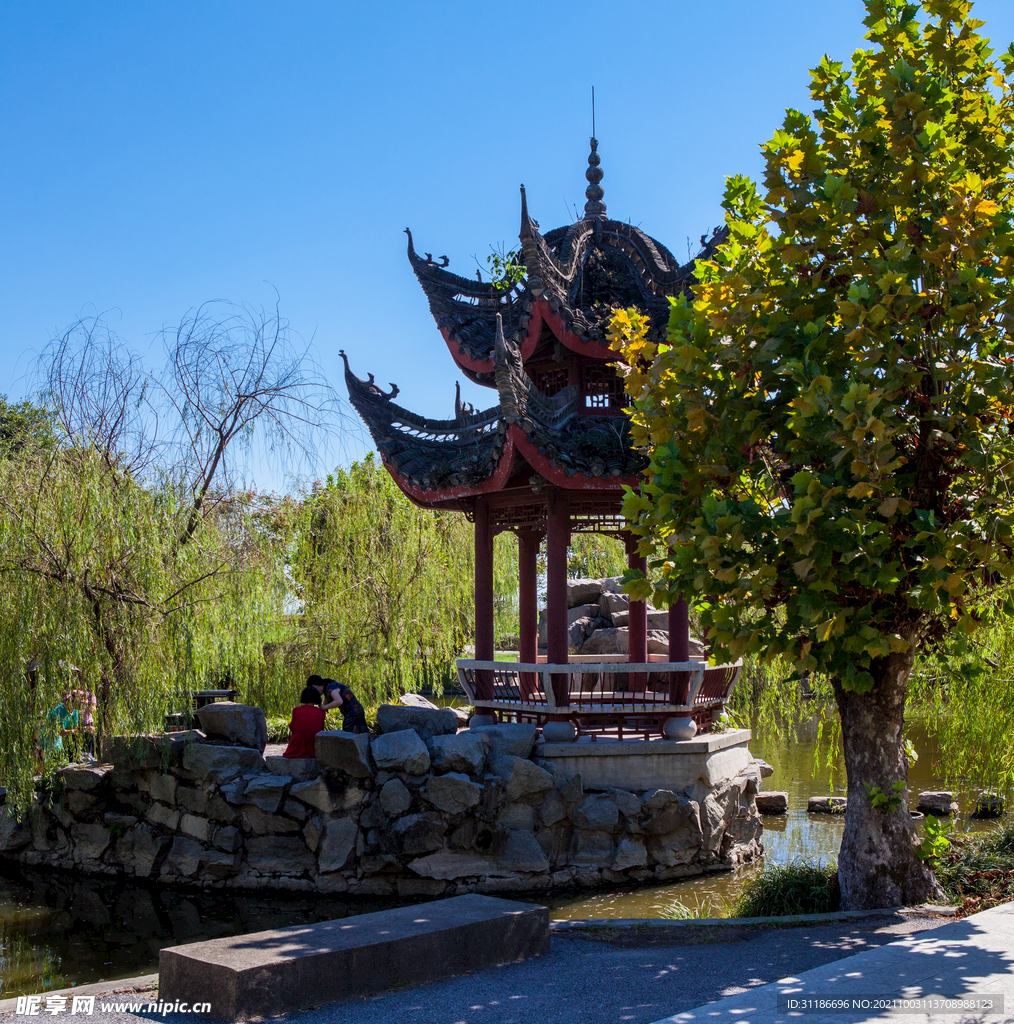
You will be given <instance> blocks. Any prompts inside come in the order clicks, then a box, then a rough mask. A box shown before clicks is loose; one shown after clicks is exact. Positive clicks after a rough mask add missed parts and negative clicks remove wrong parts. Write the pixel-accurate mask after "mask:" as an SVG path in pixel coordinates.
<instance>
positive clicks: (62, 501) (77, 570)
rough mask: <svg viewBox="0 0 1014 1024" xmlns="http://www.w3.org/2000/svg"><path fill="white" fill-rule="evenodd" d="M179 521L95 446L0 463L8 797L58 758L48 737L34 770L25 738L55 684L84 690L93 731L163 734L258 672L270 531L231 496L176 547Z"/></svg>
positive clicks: (278, 574) (273, 584)
mask: <svg viewBox="0 0 1014 1024" xmlns="http://www.w3.org/2000/svg"><path fill="white" fill-rule="evenodd" d="M189 514H190V506H189V505H188V504H187V503H186V502H185V501H180V500H179V495H178V492H177V491H176V490H175V489H174V488H172V487H171V486H169V485H168V484H166V485H155V484H151V485H147V486H146V485H143V484H141V483H139V482H138V481H137V480H136V479H134V477H133V476H132V475H131V474H130V473H129V472H128V471H127V470H125V469H124V468H123V467H122V466H120V465H119V464H117V463H116V462H111V461H110V460H109V459H108V458H106V457H103V456H102V455H100V454H99V453H98V452H97V451H95V450H93V449H80V448H71V447H66V446H64V447H59V448H56V449H41V450H36V451H34V452H32V453H28V452H27V451H26V452H22V453H21V455H20V456H19V457H18V458H16V459H7V460H0V578H2V580H3V586H2V587H0V623H2V624H3V625H0V672H2V674H3V677H4V678H5V679H6V680H7V681H8V685H6V686H4V687H2V688H0V776H2V777H3V779H4V784H5V786H6V787H7V791H8V800H9V801H10V802H11V803H12V804H16V805H22V804H23V803H24V802H25V801H26V800H27V799H28V798H29V797H30V795H31V793H32V790H33V779H32V776H33V773H34V772H35V770H36V769H37V768H38V767H40V766H41V767H43V768H44V769H45V770H49V769H51V768H53V767H55V766H56V765H57V764H59V763H60V761H61V758H62V757H63V756H65V753H62V752H60V751H57V750H55V749H54V743H52V742H49V743H45V744H43V746H44V748H45V749H44V751H43V755H42V758H41V762H40V760H39V755H38V754H37V749H38V747H39V743H38V739H37V737H38V736H39V735H40V733H41V732H42V731H43V722H44V718H45V715H46V713H47V712H48V711H50V709H52V708H55V707H56V706H57V705H58V704H60V703H61V702H62V700H63V695H64V694H65V693H67V692H68V691H70V690H72V689H87V690H90V691H92V692H93V693H95V694H96V696H97V698H98V707H97V712H96V725H97V727H98V730H99V733H100V734H103V733H104V734H112V733H117V732H141V731H144V732H147V731H160V730H161V728H162V723H163V718H164V716H165V715H166V714H167V713H170V712H177V711H180V710H183V709H185V708H187V707H188V706H189V704H190V692H191V691H192V690H194V689H198V688H201V687H203V686H206V685H207V683H208V681H209V680H213V681H216V682H217V681H218V680H221V679H222V678H223V674H224V673H226V672H230V671H231V672H234V673H235V674H236V676H237V677H241V676H242V675H243V674H244V672H247V673H248V672H250V671H257V670H258V668H259V666H260V664H261V660H262V653H261V646H262V641H261V637H263V636H264V634H265V633H266V632H267V631H268V630H269V629H270V628H271V627H272V626H273V624H274V623H275V622H276V621H277V619H278V617H279V615H280V613H281V610H282V604H283V600H284V595H285V580H284V575H283V573H282V571H281V570H282V565H281V563H280V561H279V559H278V558H277V557H275V553H274V552H273V551H272V548H271V538H270V537H266V536H265V535H264V534H263V532H262V531H261V530H259V529H258V527H257V523H256V521H255V518H254V517H253V516H252V515H251V506H250V502H249V501H248V500H246V499H245V498H243V497H237V498H233V499H230V500H222V501H219V502H217V503H216V504H215V507H214V509H213V510H212V511H209V512H208V513H207V515H206V516H205V517H204V518H203V520H202V526H201V529H200V531H199V532H198V533H196V534H195V535H194V537H193V539H192V541H191V542H190V543H187V544H181V543H180V542H179V537H180V535H181V532H182V524H183V523H184V522H185V521H186V519H187V518H188V516H189ZM29 668H31V671H29V670H28V669H29ZM54 735H55V733H54Z"/></svg>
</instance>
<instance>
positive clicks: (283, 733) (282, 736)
mask: <svg viewBox="0 0 1014 1024" xmlns="http://www.w3.org/2000/svg"><path fill="white" fill-rule="evenodd" d="M288 742H289V720H288V719H287V718H281V717H270V718H268V743H288Z"/></svg>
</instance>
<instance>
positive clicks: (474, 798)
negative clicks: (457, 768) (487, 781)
mask: <svg viewBox="0 0 1014 1024" xmlns="http://www.w3.org/2000/svg"><path fill="white" fill-rule="evenodd" d="M422 794H423V796H424V797H425V798H426V800H428V801H429V802H430V803H431V804H432V805H433V806H434V807H436V808H437V810H439V811H446V812H447V813H448V814H464V812H465V811H468V810H471V809H472V808H473V807H475V805H476V804H478V802H479V800H480V799H481V798H482V787H481V786H477V785H476V784H475V783H474V782H472V781H470V780H469V778H468V776H467V775H459V774H458V773H457V772H449V773H448V774H447V775H434V776H432V777H431V778H429V779H427V780H426V785H425V786H423V791H422Z"/></svg>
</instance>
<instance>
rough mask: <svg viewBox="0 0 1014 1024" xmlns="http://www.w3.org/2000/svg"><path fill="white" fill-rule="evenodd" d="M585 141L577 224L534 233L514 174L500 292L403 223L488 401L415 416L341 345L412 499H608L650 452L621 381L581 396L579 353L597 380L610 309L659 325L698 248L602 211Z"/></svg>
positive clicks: (452, 341)
mask: <svg viewBox="0 0 1014 1024" xmlns="http://www.w3.org/2000/svg"><path fill="white" fill-rule="evenodd" d="M591 146H592V149H591V154H590V156H589V166H588V170H587V172H586V177H587V178H588V181H589V186H588V188H587V190H586V192H585V195H586V197H587V199H588V202H587V203H586V204H585V215H584V217H583V218H582V219H581V220H579V221H577V222H576V223H575V224H571V225H569V226H567V227H562V228H557V229H555V230H553V231H550V232H548V233H547V234H546V235H542V234H541V232H540V230H539V226H538V223H537V222H536V221H534V220H532V219H531V217H530V216H529V214H528V205H527V199H526V196H525V191H524V186H522V189H521V231H520V234H519V239H520V257H519V259H520V262H522V263H523V264H524V266H525V277H524V280H523V281H521V282H519V283H518V284H516V285H515V286H513V287H512V288H510V289H509V290H508V291H507V292H506V293H505V292H503V291H501V290H500V289H498V288H497V287H496V286H495V285H494V283H493V282H490V281H482V280H470V279H468V278H464V277H459V276H458V275H456V274H452V273H451V272H450V271H448V270H447V269H446V268H447V264H448V260H447V257H442V258H441V259H440V260H434V259H433V257H432V256H431V255H430V254H429V253H426V254H425V256H419V254H418V253H417V252H416V251H415V247H414V244H413V240H412V235H411V232H408V255H409V260H410V261H411V263H412V267H413V269H414V271H415V273H416V276H417V277H418V279H419V282H420V284H421V285H422V287H423V290H424V292H425V293H426V296H427V298H428V300H429V304H430V310H431V311H432V313H433V316H434V319H435V320H436V322H437V326H438V328H439V329H440V332H441V334H442V335H443V337H444V339H445V341H446V342H447V345H448V347H449V348H450V350H451V354H452V356H453V357H454V359H455V362H456V363H457V364H458V366H459V367H460V368H461V369H462V371H463V372H464V373H465V374H466V375H467V376H468V377H469V378H470V379H472V380H473V381H476V382H477V383H480V384H483V385H485V386H487V387H490V388H495V389H496V391H497V396H498V399H499V401H498V403H497V404H496V405H493V406H491V407H490V408H488V409H486V410H483V411H481V412H476V411H475V410H473V409H471V408H470V407H468V406H463V405H462V403H461V401H460V398H458V400H457V401H456V402H455V415H454V418H453V419H449V420H431V419H427V418H425V417H422V416H417V415H416V414H414V413H412V412H410V411H408V410H407V409H404V408H402V407H401V406H399V405H397V404H395V402H394V398H395V397H396V396H397V393H398V388H397V387H396V386H394V385H392V387H391V390H390V391H389V392H384V391H382V390H381V389H380V388H379V387H377V385H376V384H375V383H374V378H373V374H372V373H371V374H369V375H368V379H367V380H362V379H361V378H359V377H357V376H356V375H355V374H354V373H353V372H352V370H351V368H350V367H349V363H348V359H347V358H346V357H345V353H344V352H343V353H342V357H343V359H345V381H346V385H347V386H348V390H349V398H350V400H351V402H352V405H353V406H354V407H355V408H356V410H357V411H358V412H359V414H360V415H361V416H362V418H363V420H364V421H365V422H366V425H367V427H368V428H369V430H370V434H371V435H372V437H373V440H374V442H375V444H376V446H377V449H378V451H379V452H380V454H381V456H382V457H383V459H384V463H385V465H386V466H387V468H388V469H389V470H390V472H391V473H392V475H393V476H394V478H395V480H396V481H397V482H398V484H399V486H400V487H401V488H402V490H403V491H405V493H406V494H408V496H409V497H411V498H412V499H413V500H414V501H417V502H418V503H420V504H423V505H428V506H440V507H449V508H467V507H468V502H469V501H470V500H471V499H472V498H474V497H475V496H476V495H478V494H489V493H492V492H494V491H511V492H517V493H521V492H525V491H528V492H531V491H536V492H537V491H538V490H539V489H540V488H541V487H542V485H543V484H545V483H547V482H549V483H552V484H554V485H556V486H558V487H561V488H564V489H567V490H579V491H585V492H599V493H602V494H603V496H604V497H608V496H610V495H611V496H612V497H610V498H609V500H610V501H615V500H616V499H617V498H618V497H619V496H620V494H621V493H622V487H623V486H624V485H630V486H636V485H637V484H638V482H639V479H640V472H641V471H642V470H643V469H644V467H645V466H646V465H647V459H646V457H645V456H644V454H643V453H642V452H640V451H638V450H636V449H634V448H633V447H632V446H631V444H630V431H629V421H628V419H627V417H626V415H625V414H624V413H623V412H622V411H621V408H619V407H617V406H618V405H622V388H620V389H619V399H618V400H617V399H610V400H608V401H607V405H608V404H609V402H612V407H611V408H601V409H600V408H599V407H598V406H596V404H595V403H586V401H585V398H586V396H585V395H584V394H582V388H585V390H587V389H586V384H587V381H589V380H591V379H592V377H591V375H589V370H588V368H589V367H594V366H597V367H599V368H600V369H598V370H597V376H595V380H596V381H598V385H599V386H600V387H601V386H603V385H602V381H603V380H607V378H611V377H612V375H613V373H614V371H613V370H612V364H613V362H614V361H615V359H616V354H615V353H614V352H612V351H611V349H610V348H609V346H608V344H607V343H606V341H605V332H606V324H607V321H608V319H609V317H610V316H611V315H612V313H613V311H614V310H615V309H616V308H618V307H627V306H636V307H637V308H639V309H640V310H642V312H644V313H646V314H647V316H648V318H649V320H650V328H649V337H655V338H662V337H664V336H665V330H666V326H667V323H668V319H669V310H670V302H669V299H670V298H671V297H674V296H676V295H679V294H680V293H681V292H683V291H684V290H685V289H686V288H687V287H688V286H689V284H690V283H691V282H692V281H693V269H694V262H695V261H694V260H690V261H689V262H687V263H685V264H682V265H681V264H679V263H678V261H677V260H676V259H675V257H674V256H673V255H672V253H671V252H670V251H669V250H668V249H667V248H666V247H665V246H664V245H662V244H661V243H660V242H658V241H656V240H655V239H653V238H651V237H650V236H649V235H647V234H645V233H644V232H643V231H641V230H640V228H636V227H634V226H632V225H630V224H625V223H623V222H621V221H615V220H610V219H608V218H607V217H606V213H605V210H606V207H605V203H604V202H602V198H603V192H602V188H601V186H600V185H599V181H601V178H602V171H601V169H600V168H599V166H598V165H599V157H598V152H597V146H598V143H597V141H596V140H595V139H592V140H591ZM723 239H724V229H723V230H722V231H717V230H716V232H715V233H713V234H712V236H711V238H710V239H707V240H705V238H704V237H702V238H701V243H702V247H703V248H702V251H701V253H700V254H699V256H698V258H701V257H705V258H707V257H709V256H710V255H711V254H712V253H713V252H714V250H715V248H716V247H717V245H718V244H719V243H720V242H721V241H722V240H723ZM477 276H478V275H477ZM566 350H569V352H571V353H575V354H576V355H577V356H578V360H577V363H578V364H579V365H578V366H577V367H575V368H574V370H573V372H570V375H569V377H568V379H569V380H570V381H571V383H569V384H567V386H562V387H561V386H559V385H556V386H554V387H553V388H552V390H551V391H549V392H547V390H544V389H540V387H539V386H538V384H537V382H536V380H537V379H538V380H540V381H544V380H545V379H546V378H545V377H544V376H538V374H536V373H535V372H530V370H532V368H533V367H538V368H541V370H543V371H544V370H545V368H546V367H547V366H549V367H550V368H551V367H552V366H553V365H554V364H553V362H552V360H556V363H557V365H562V364H563V363H564V362H566V359H565V358H564V357H567V359H569V360H570V363H571V364H573V361H574V357H573V356H567V351H566ZM581 367H584V369H580V368H581ZM603 375H605V376H603ZM575 379H577V380H580V381H582V382H583V383H582V385H581V387H578V386H577V385H575V384H574V383H572V382H573V381H574V380H575ZM604 386H605V388H606V389H607V390H608V388H609V387H610V386H611V385H609V384H608V383H606V384H605V385H604ZM597 393H598V392H597ZM505 497H506V496H505ZM589 499H590V495H589Z"/></svg>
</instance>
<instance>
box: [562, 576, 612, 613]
mask: <svg viewBox="0 0 1014 1024" xmlns="http://www.w3.org/2000/svg"><path fill="white" fill-rule="evenodd" d="M602 582H603V581H602V580H567V607H568V608H574V607H576V606H577V605H580V604H590V603H591V602H593V601H597V600H598V599H599V596H600V595H601V593H602Z"/></svg>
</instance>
